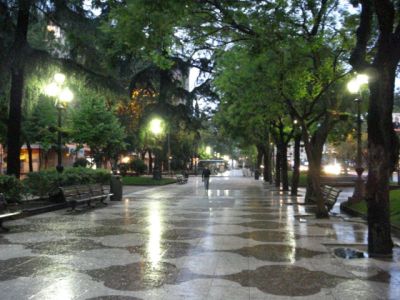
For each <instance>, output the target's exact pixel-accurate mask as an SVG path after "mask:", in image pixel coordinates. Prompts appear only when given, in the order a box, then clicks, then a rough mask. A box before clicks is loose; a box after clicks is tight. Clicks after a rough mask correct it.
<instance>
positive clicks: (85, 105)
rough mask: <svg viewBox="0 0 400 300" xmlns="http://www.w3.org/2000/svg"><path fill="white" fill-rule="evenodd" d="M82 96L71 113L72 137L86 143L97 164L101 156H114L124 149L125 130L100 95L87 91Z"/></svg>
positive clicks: (77, 141)
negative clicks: (81, 99)
mask: <svg viewBox="0 0 400 300" xmlns="http://www.w3.org/2000/svg"><path fill="white" fill-rule="evenodd" d="M82 97H83V98H84V100H83V101H81V103H80V105H79V106H78V107H77V108H76V110H75V111H74V112H73V115H72V121H73V124H72V128H73V132H72V138H73V140H74V141H75V142H76V143H78V144H87V145H88V146H89V147H90V149H91V151H92V153H93V156H94V158H95V160H96V162H97V164H98V165H99V164H100V162H101V159H102V158H103V157H106V158H114V157H115V156H117V155H118V154H119V153H120V151H121V150H122V149H124V147H125V143H124V138H125V132H124V129H123V128H122V126H121V124H120V123H119V120H118V118H117V117H116V116H115V115H114V114H113V112H112V111H111V110H109V109H108V108H107V107H106V105H105V99H102V98H101V95H99V94H96V93H90V92H87V93H85V94H83V95H82ZM94 124H96V126H93V125H94Z"/></svg>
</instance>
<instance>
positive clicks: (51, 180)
mask: <svg viewBox="0 0 400 300" xmlns="http://www.w3.org/2000/svg"><path fill="white" fill-rule="evenodd" d="M22 183H23V185H24V187H25V189H26V190H27V192H28V193H29V194H31V195H33V196H39V197H44V196H46V195H47V194H48V193H49V191H53V190H55V189H56V188H57V186H58V174H57V171H55V170H52V171H40V172H31V173H28V174H27V175H26V178H25V179H24V180H23V181H22Z"/></svg>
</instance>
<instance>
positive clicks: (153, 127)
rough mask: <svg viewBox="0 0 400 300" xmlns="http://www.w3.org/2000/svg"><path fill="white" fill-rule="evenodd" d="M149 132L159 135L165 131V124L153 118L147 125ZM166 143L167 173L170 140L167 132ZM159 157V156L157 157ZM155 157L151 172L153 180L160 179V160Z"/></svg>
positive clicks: (169, 162)
mask: <svg viewBox="0 0 400 300" xmlns="http://www.w3.org/2000/svg"><path fill="white" fill-rule="evenodd" d="M149 129H150V131H151V132H152V133H153V134H154V135H155V136H158V135H161V134H162V133H163V132H164V131H165V123H164V121H163V120H162V119H159V118H155V119H152V120H151V121H150V123H149ZM167 143H168V154H167V155H168V172H169V173H170V171H171V160H172V156H171V149H170V140H169V132H168V133H167ZM158 156H159V155H158ZM158 156H156V163H155V166H154V170H153V178H154V179H158V180H159V179H161V166H160V158H159V157H158Z"/></svg>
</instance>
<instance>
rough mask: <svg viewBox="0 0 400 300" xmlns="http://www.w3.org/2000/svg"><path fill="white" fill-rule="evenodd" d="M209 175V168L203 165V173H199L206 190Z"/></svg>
mask: <svg viewBox="0 0 400 300" xmlns="http://www.w3.org/2000/svg"><path fill="white" fill-rule="evenodd" d="M210 175H211V171H210V169H208V167H205V168H204V170H203V173H202V174H201V179H202V181H203V182H204V187H205V189H206V190H208V185H209V184H210Z"/></svg>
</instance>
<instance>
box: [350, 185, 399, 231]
mask: <svg viewBox="0 0 400 300" xmlns="http://www.w3.org/2000/svg"><path fill="white" fill-rule="evenodd" d="M349 207H350V208H351V209H353V210H355V211H357V212H359V213H361V214H363V215H365V216H366V215H367V203H366V202H365V201H362V202H359V203H356V204H353V205H350V206H349ZM390 222H391V223H392V224H393V225H396V226H398V227H400V190H393V191H390Z"/></svg>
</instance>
